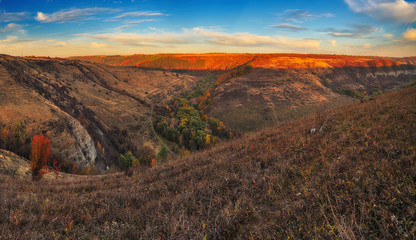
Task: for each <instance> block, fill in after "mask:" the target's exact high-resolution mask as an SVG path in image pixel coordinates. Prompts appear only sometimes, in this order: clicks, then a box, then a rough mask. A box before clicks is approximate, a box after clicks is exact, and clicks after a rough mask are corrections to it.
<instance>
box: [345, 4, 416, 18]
mask: <svg viewBox="0 0 416 240" xmlns="http://www.w3.org/2000/svg"><path fill="white" fill-rule="evenodd" d="M344 1H345V3H346V4H348V6H349V7H350V9H351V10H352V11H354V12H357V13H363V14H367V15H369V16H371V17H372V18H375V19H378V20H382V21H394V22H405V23H414V22H416V3H410V2H406V1H404V0H344Z"/></svg>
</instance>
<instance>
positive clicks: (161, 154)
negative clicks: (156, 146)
mask: <svg viewBox="0 0 416 240" xmlns="http://www.w3.org/2000/svg"><path fill="white" fill-rule="evenodd" d="M168 155H169V150H168V149H167V148H166V147H162V148H161V149H160V151H159V153H158V154H157V156H158V157H159V159H163V160H165V159H166V158H167V157H168Z"/></svg>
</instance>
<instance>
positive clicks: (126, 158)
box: [118, 151, 136, 170]
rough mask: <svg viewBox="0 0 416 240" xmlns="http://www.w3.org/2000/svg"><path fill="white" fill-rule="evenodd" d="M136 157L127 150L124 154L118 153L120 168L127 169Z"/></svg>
mask: <svg viewBox="0 0 416 240" xmlns="http://www.w3.org/2000/svg"><path fill="white" fill-rule="evenodd" d="M134 159H136V157H135V156H134V155H133V153H131V152H130V151H128V152H127V153H126V154H124V155H123V154H120V156H119V157H118V163H119V164H120V168H121V169H122V170H127V169H129V168H130V167H131V166H132V165H133V160H134Z"/></svg>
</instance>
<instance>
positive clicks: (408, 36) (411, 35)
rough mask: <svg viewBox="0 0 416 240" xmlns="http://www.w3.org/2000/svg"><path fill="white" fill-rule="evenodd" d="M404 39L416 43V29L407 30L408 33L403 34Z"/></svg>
mask: <svg viewBox="0 0 416 240" xmlns="http://www.w3.org/2000/svg"><path fill="white" fill-rule="evenodd" d="M403 39H405V40H407V41H416V29H414V28H409V29H407V31H406V32H404V33H403Z"/></svg>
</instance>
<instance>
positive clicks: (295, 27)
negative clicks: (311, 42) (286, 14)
mask: <svg viewBox="0 0 416 240" xmlns="http://www.w3.org/2000/svg"><path fill="white" fill-rule="evenodd" d="M270 27H273V28H280V29H286V30H290V31H294V32H298V31H306V30H308V28H305V27H301V26H298V25H294V24H290V23H282V24H276V25H270Z"/></svg>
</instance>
